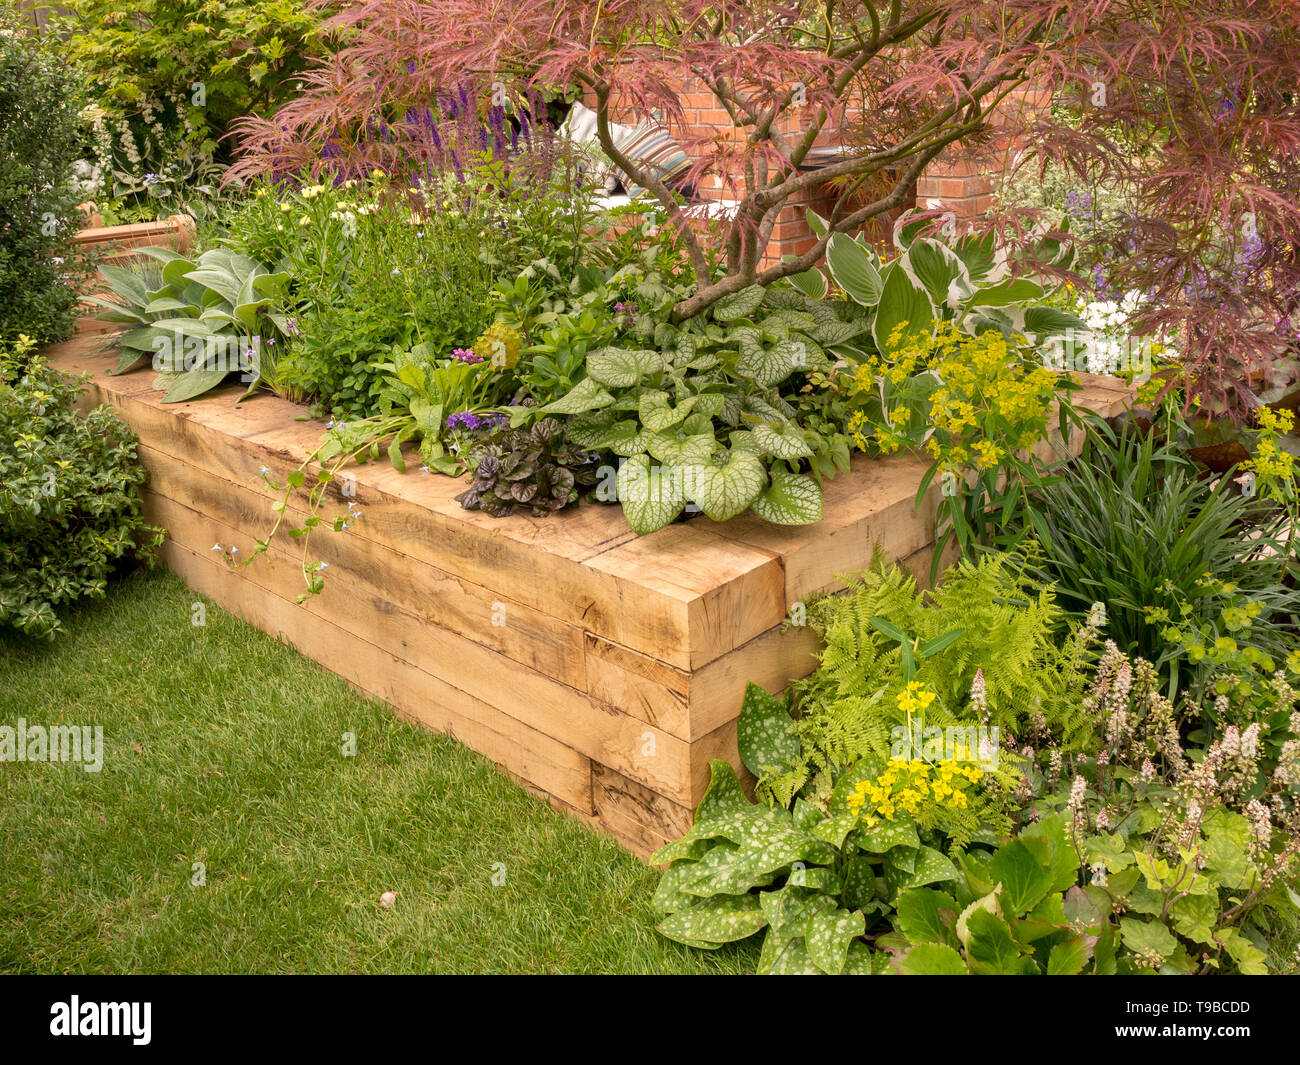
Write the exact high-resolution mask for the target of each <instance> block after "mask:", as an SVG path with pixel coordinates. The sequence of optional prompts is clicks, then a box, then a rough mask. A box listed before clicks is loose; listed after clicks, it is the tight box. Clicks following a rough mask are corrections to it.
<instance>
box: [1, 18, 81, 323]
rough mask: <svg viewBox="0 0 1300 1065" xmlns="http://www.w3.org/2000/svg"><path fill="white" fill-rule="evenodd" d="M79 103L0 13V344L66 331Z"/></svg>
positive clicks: (65, 79)
mask: <svg viewBox="0 0 1300 1065" xmlns="http://www.w3.org/2000/svg"><path fill="white" fill-rule="evenodd" d="M79 101H80V86H79V84H78V81H77V77H76V75H75V73H74V72H73V71H71V70H69V69H68V68H67V66H66V65H65V64H64V63H63V62H62V61H61V60H60V59H59V57H58V55H57V54H56V52H55V51H54V49H53V48H52V47H51V46H50V43H49V42H48V41H47V40H46V39H43V38H41V37H38V36H36V35H33V34H31V33H29V32H28V28H27V27H22V26H21V24H20V23H19V22H18V21H17V20H16V18H15V17H14V15H13V14H12V13H10V12H0V292H3V293H4V298H3V300H0V343H12V342H14V341H15V340H16V338H17V337H18V335H19V334H20V333H21V334H24V335H26V336H29V337H31V338H32V339H33V340H35V341H36V342H37V343H42V344H43V343H45V342H46V341H49V340H56V339H61V338H63V337H65V336H67V335H68V333H70V332H71V330H72V324H73V320H74V318H75V315H76V307H77V288H78V285H79V284H80V283H81V281H82V276H81V275H82V274H83V272H84V267H83V264H82V261H81V257H80V256H79V255H78V253H77V251H76V248H75V245H74V244H73V238H74V237H75V236H76V232H77V228H78V226H79V225H80V215H79V214H78V212H77V209H76V206H77V203H78V202H79V200H80V199H83V198H84V197H81V196H79V194H78V192H77V190H76V189H75V187H74V185H73V181H72V168H73V163H74V162H75V160H76V158H77V151H78V145H79V138H80V120H79V119H78V117H77V108H78V106H79Z"/></svg>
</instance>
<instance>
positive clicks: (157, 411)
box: [50, 327, 1128, 855]
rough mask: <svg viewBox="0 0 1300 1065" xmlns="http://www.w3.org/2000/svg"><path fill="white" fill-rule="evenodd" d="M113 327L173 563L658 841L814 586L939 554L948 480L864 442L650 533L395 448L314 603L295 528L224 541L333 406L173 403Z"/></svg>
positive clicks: (213, 400) (1098, 404)
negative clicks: (787, 495)
mask: <svg viewBox="0 0 1300 1065" xmlns="http://www.w3.org/2000/svg"><path fill="white" fill-rule="evenodd" d="M102 343H103V334H102V331H101V332H99V333H98V335H97V333H96V332H95V331H93V327H89V328H88V329H87V330H86V331H83V333H82V334H81V335H80V336H79V337H78V338H76V339H74V340H72V341H69V342H68V343H66V344H62V345H59V346H58V347H56V348H54V349H51V352H50V355H51V361H52V362H53V364H54V365H55V366H56V367H58V368H59V369H61V370H63V371H65V372H68V373H82V372H85V373H89V374H90V375H91V377H92V378H93V384H92V386H91V389H90V395H89V396H88V397H87V398H88V400H89V401H90V402H107V403H109V404H111V405H112V406H113V407H114V408H116V409H117V410H118V412H119V413H120V414H121V416H122V417H123V418H124V419H125V421H126V422H127V423H128V424H129V425H130V426H131V428H132V429H133V430H134V431H135V432H136V433H137V434H138V436H139V438H140V444H141V446H140V456H141V459H142V461H143V463H144V466H145V467H146V469H147V470H148V472H149V475H150V482H149V487H148V492H147V495H146V513H147V517H148V519H149V520H150V521H152V522H154V523H156V524H159V525H162V526H165V527H166V528H167V529H168V530H169V531H170V538H169V539H168V541H167V543H166V545H165V546H164V548H163V552H162V557H163V560H164V562H165V564H166V565H167V566H168V567H169V568H171V569H172V570H174V571H175V572H177V573H178V574H180V575H181V576H182V577H183V578H184V579H185V580H186V582H187V583H189V585H190V586H191V587H193V588H194V589H195V590H197V591H199V592H201V593H203V594H204V595H207V596H209V597H210V598H211V599H213V600H214V601H216V602H217V603H219V604H221V605H222V606H223V607H224V608H226V609H227V610H230V611H231V612H233V613H235V614H238V615H240V616H242V617H243V618H245V619H246V620H248V621H249V622H251V623H252V624H254V625H256V626H257V627H259V628H261V629H263V630H265V631H266V632H269V633H272V634H274V635H277V636H280V637H282V638H283V639H285V640H287V641H288V642H289V643H290V644H292V645H293V646H294V647H295V648H297V649H298V650H299V651H301V652H302V653H303V654H306V655H308V656H310V657H311V658H313V659H315V660H316V661H317V662H319V663H320V664H321V665H323V666H325V667H326V668H327V669H329V670H331V671H332V672H335V673H337V674H339V675H341V676H343V677H345V678H346V679H348V680H349V681H350V682H351V683H352V684H354V685H355V686H356V687H357V688H358V689H360V690H362V691H363V692H367V693H369V694H371V695H374V696H376V697H378V698H380V699H383V700H385V701H386V702H387V703H388V704H390V705H391V706H392V707H393V708H394V709H395V710H396V711H397V712H399V713H401V714H403V715H406V716H408V717H411V718H413V719H415V720H418V721H420V722H422V723H423V724H425V725H427V726H429V727H430V728H433V729H436V730H438V731H440V732H450V733H453V734H454V735H455V736H457V737H458V738H459V739H460V740H462V741H463V742H464V743H466V744H468V745H469V746H470V747H473V748H474V749H475V750H477V751H480V752H481V753H483V754H484V755H486V756H487V757H489V758H491V759H492V760H493V761H495V762H497V763H499V764H501V765H502V766H504V767H505V768H506V769H507V770H509V771H510V772H511V773H512V774H514V775H515V776H516V777H518V778H520V779H521V780H523V781H524V782H526V783H527V784H528V785H530V786H531V787H533V788H534V789H536V790H538V791H540V792H541V793H543V794H545V795H546V796H547V797H548V798H549V799H550V800H551V802H552V803H553V804H555V805H556V806H558V807H560V808H562V809H566V810H569V811H572V812H573V813H575V814H577V815H579V816H580V817H583V818H585V819H587V820H589V821H593V822H595V823H597V824H599V825H600V826H601V827H602V828H604V829H605V830H607V831H609V832H610V833H611V834H613V835H614V836H615V837H616V838H617V839H619V840H620V841H621V842H622V843H623V844H625V845H626V846H627V847H629V848H630V849H631V850H633V851H634V852H636V853H638V854H641V855H646V854H648V853H649V852H651V851H652V850H654V849H655V848H657V847H659V846H661V845H662V844H664V843H666V842H668V841H670V840H671V839H673V838H676V837H677V836H679V835H680V834H681V833H682V832H683V831H684V830H685V829H686V828H687V827H688V826H689V824H690V820H691V816H692V813H691V811H692V809H693V807H694V806H695V804H696V803H697V802H698V801H699V799H700V798H701V796H702V793H703V791H704V788H705V786H706V783H707V776H708V763H709V760H710V759H713V758H725V759H728V760H730V761H731V762H733V763H734V764H737V765H739V760H738V757H737V753H736V719H737V716H738V714H739V711H740V705H741V699H742V694H743V691H744V688H745V684H746V682H747V681H751V680H752V681H754V682H756V683H758V684H761V685H764V686H765V687H767V688H768V689H769V690H773V691H775V690H780V689H782V688H784V686H785V685H786V684H787V682H788V681H789V680H790V679H791V678H793V677H799V676H803V675H805V674H807V673H809V672H810V671H811V670H812V668H813V667H814V665H815V662H814V659H813V657H812V652H813V650H814V649H815V647H816V641H815V639H814V638H813V636H812V634H811V633H810V631H809V630H807V629H806V628H800V627H797V626H792V627H786V628H784V630H783V622H784V621H785V620H786V618H787V616H788V614H789V611H790V609H791V607H792V605H793V604H795V603H798V602H802V601H805V600H807V599H808V598H809V597H810V596H813V595H814V594H816V593H818V592H822V591H825V590H827V589H831V588H834V587H837V586H838V582H837V580H836V575H837V574H843V573H850V572H853V571H857V570H861V569H863V568H865V567H866V566H868V565H869V564H870V562H871V559H872V555H873V552H874V551H875V550H877V549H880V550H882V551H883V552H884V553H885V554H886V555H888V556H889V557H890V558H891V559H897V560H903V561H905V562H906V563H907V564H908V565H909V566H910V567H911V568H913V570H914V571H916V572H918V573H919V574H924V573H926V572H928V569H929V562H930V556H931V552H932V550H933V542H932V541H933V513H934V502H935V497H934V495H933V494H932V495H931V496H930V497H929V498H928V499H927V501H926V502H925V503H924V505H923V506H922V507H921V508H920V509H919V510H918V509H916V508H914V506H913V499H914V496H915V493H916V488H917V484H918V482H919V478H920V477H921V475H922V473H923V472H924V469H925V467H924V464H923V463H922V462H920V461H919V460H916V459H911V458H896V459H891V460H887V461H861V462H859V463H856V464H855V467H854V469H853V470H852V472H851V473H849V474H847V475H844V476H840V477H837V478H835V479H834V480H832V481H829V482H827V486H826V499H825V517H824V520H823V521H821V522H820V523H818V524H817V525H814V526H809V527H801V528H784V527H778V526H773V525H769V524H766V523H764V522H762V521H760V520H758V519H756V518H753V517H752V516H745V517H741V518H737V519H734V520H732V521H729V522H726V523H723V524H716V523H713V522H710V521H708V520H706V519H703V518H701V519H697V520H694V521H688V522H684V523H679V524H674V525H671V526H669V527H667V528H665V529H662V530H660V531H658V532H656V533H653V534H651V535H649V536H644V537H640V538H638V537H636V536H635V535H634V534H633V533H632V532H631V531H630V530H629V529H628V527H627V524H626V522H625V521H624V519H623V517H622V513H621V511H620V510H619V509H618V508H617V507H602V506H599V505H582V506H579V507H578V508H576V509H573V510H570V511H566V512H563V513H561V514H559V515H556V516H553V517H550V518H545V519H534V518H529V517H522V516H521V517H512V518H508V519H503V520H498V519H494V518H491V517H489V516H487V515H485V514H482V513H479V512H469V511H465V510H463V509H462V508H461V507H460V505H459V504H458V503H457V502H456V501H455V499H454V496H455V495H456V493H457V492H459V491H461V490H462V488H463V485H462V483H461V482H459V481H455V480H451V479H449V478H445V477H439V476H431V475H425V474H422V473H418V472H413V473H407V474H399V473H397V472H396V471H395V470H393V469H392V468H391V467H389V466H388V465H387V464H386V463H384V464H380V463H375V464H370V465H366V466H361V467H357V468H355V470H354V471H353V472H354V473H355V477H356V482H355V497H354V498H355V501H356V503H357V504H358V505H359V506H360V507H361V508H362V510H363V511H364V513H363V516H362V517H361V518H360V519H359V520H358V521H357V522H356V523H355V525H354V526H353V528H352V529H351V530H350V531H348V532H346V533H342V534H334V533H330V532H328V531H321V532H318V533H317V534H316V536H314V537H313V541H312V554H313V557H319V558H322V559H323V560H324V561H325V562H327V563H328V564H329V568H328V570H327V571H326V578H327V579H326V586H325V590H324V592H323V593H322V594H321V595H319V596H317V597H315V598H313V599H310V600H308V601H307V602H306V603H305V604H303V605H301V606H300V605H297V604H296V603H295V601H294V600H295V597H296V595H297V594H298V593H299V592H300V591H301V590H302V574H301V571H300V567H299V560H298V558H297V557H296V555H294V554H291V553H290V551H289V550H288V549H286V548H285V547H284V546H283V545H276V544H273V545H272V548H271V550H270V551H269V552H268V553H267V555H266V556H264V557H261V558H259V559H257V560H256V561H255V562H254V563H253V564H252V565H250V566H247V567H244V568H240V569H232V568H230V567H229V566H227V564H226V563H225V562H224V561H223V559H222V557H221V554H220V552H218V551H214V550H212V548H213V546H214V545H215V544H222V545H226V546H230V545H234V546H237V547H239V548H240V550H241V552H243V553H245V554H247V552H248V551H249V550H250V549H251V547H252V544H253V541H254V540H255V539H256V538H258V537H263V536H265V535H266V533H267V530H268V529H269V527H270V525H271V520H272V513H271V509H270V504H271V501H272V497H271V496H270V495H269V493H268V492H266V491H265V490H264V489H263V487H262V482H261V475H260V472H259V471H260V469H261V468H262V467H264V466H265V467H268V468H269V469H270V471H271V473H272V475H273V476H274V477H276V478H278V479H280V480H283V479H284V477H285V476H286V475H287V474H288V472H289V471H290V470H291V469H294V468H296V467H297V466H298V465H299V464H300V463H301V462H302V461H303V460H304V459H305V457H306V456H307V454H308V453H309V452H310V451H311V450H312V448H313V447H315V446H316V444H317V443H318V442H319V440H320V437H321V433H322V429H323V426H322V425H321V424H320V423H318V422H313V421H303V420H299V419H300V418H301V417H302V415H303V413H304V410H303V408H302V407H300V406H297V405H295V404H293V403H290V402H287V401H285V400H282V399H278V398H276V397H274V396H271V395H268V394H259V395H258V396H256V397H255V398H253V399H250V400H247V401H245V402H244V403H241V404H239V405H236V404H235V403H234V399H235V396H236V395H237V394H238V393H237V390H236V388H235V387H229V388H226V389H224V390H222V391H221V392H220V393H217V394H210V395H209V396H207V397H205V398H204V399H202V400H199V401H195V402H191V403H181V404H170V405H163V404H161V403H160V400H161V393H158V392H155V391H153V390H152V388H151V387H150V386H151V383H152V380H153V376H152V374H151V373H150V372H148V371H144V372H135V373H131V374H127V375H125V376H120V377H110V376H108V374H107V372H106V371H107V370H108V369H109V367H111V366H112V365H113V361H112V360H110V359H107V358H105V357H103V354H101V350H100V349H101V346H102ZM1127 395H1128V393H1127V392H1126V390H1125V389H1124V388H1123V386H1122V385H1121V384H1120V383H1118V382H1116V381H1114V380H1112V379H1106V378H1093V379H1088V381H1087V386H1086V388H1085V390H1084V392H1083V393H1081V394H1080V395H1079V397H1078V401H1079V402H1081V403H1082V404H1083V405H1086V406H1089V407H1091V408H1092V409H1094V410H1096V411H1098V412H1099V413H1101V414H1104V415H1113V414H1116V413H1118V412H1119V411H1120V410H1121V409H1122V407H1123V403H1124V400H1125V399H1126V397H1127ZM343 502H344V500H343V498H342V497H341V496H339V497H338V503H339V505H340V506H342V504H343ZM327 509H328V512H329V513H333V512H334V508H332V507H331V508H327ZM297 516H298V517H299V518H301V517H303V516H304V515H303V514H302V513H299V514H298V515H297ZM287 542H288V541H286V543H287ZM187 621H188V619H187ZM267 709H268V710H273V709H274V708H273V707H268V708H267ZM430 816H437V811H430Z"/></svg>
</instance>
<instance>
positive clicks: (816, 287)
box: [788, 267, 830, 300]
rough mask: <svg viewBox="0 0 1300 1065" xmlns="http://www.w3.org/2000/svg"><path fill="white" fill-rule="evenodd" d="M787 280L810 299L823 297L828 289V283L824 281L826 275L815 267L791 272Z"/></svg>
mask: <svg viewBox="0 0 1300 1065" xmlns="http://www.w3.org/2000/svg"><path fill="white" fill-rule="evenodd" d="M788 280H789V281H790V283H791V284H792V285H794V286H795V288H797V289H798V290H799V291H800V292H802V293H803V294H804V295H805V296H808V297H809V298H810V299H815V300H822V299H825V298H826V293H827V292H829V291H830V285H829V284H828V283H827V281H826V275H825V274H823V273H822V272H821V271H820V270H818V269H817V268H816V267H814V268H813V269H811V270H805V271H804V272H803V273H801V274H791V275H790V277H789V278H788Z"/></svg>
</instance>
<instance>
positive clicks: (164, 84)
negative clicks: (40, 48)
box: [54, 0, 323, 141]
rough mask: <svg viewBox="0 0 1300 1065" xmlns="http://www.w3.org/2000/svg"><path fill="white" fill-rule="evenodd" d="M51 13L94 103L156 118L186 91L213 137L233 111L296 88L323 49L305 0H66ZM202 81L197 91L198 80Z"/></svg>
mask: <svg viewBox="0 0 1300 1065" xmlns="http://www.w3.org/2000/svg"><path fill="white" fill-rule="evenodd" d="M62 7H63V8H64V10H65V12H66V14H64V15H63V16H62V17H61V18H59V19H57V20H55V21H54V26H55V28H56V29H58V30H60V31H61V32H64V33H66V34H67V43H66V50H67V55H68V58H70V59H71V60H73V62H75V63H77V64H79V65H80V66H81V67H82V69H83V70H84V71H85V72H86V73H87V74H88V75H89V77H90V78H91V81H92V89H93V91H94V93H95V95H96V98H97V101H98V102H99V103H100V104H101V105H102V106H103V107H104V108H105V109H107V110H109V111H110V112H114V113H116V114H118V115H125V116H130V117H133V118H138V117H140V116H141V107H142V105H145V104H149V105H150V106H156V107H158V108H159V115H158V118H159V119H161V120H162V121H163V122H166V121H167V120H168V118H169V117H170V118H172V119H175V120H176V121H177V122H179V121H180V118H179V117H178V114H179V113H178V112H176V111H175V110H174V109H171V108H168V109H166V111H164V110H163V108H162V104H163V102H164V101H167V100H169V99H171V98H172V97H173V96H174V94H178V93H179V94H182V95H183V96H184V97H185V98H187V99H188V100H189V101H190V102H191V103H192V104H194V105H195V106H194V111H193V112H192V114H193V117H194V122H195V125H196V127H199V129H200V132H201V133H202V134H206V136H207V137H208V138H210V139H211V140H213V141H215V140H217V139H218V138H220V137H221V136H222V135H223V134H224V133H225V131H226V126H227V124H228V123H229V122H231V121H232V120H233V119H235V118H238V117H240V116H241V115H246V114H263V113H266V112H268V111H270V110H274V109H275V108H276V107H278V106H279V105H280V104H281V103H283V102H284V101H285V100H287V99H288V98H289V97H290V95H291V94H292V92H293V89H294V86H295V79H296V77H297V75H299V74H300V73H301V72H302V71H303V70H304V69H305V68H306V67H307V65H308V61H309V60H310V58H312V57H313V56H317V55H321V54H323V47H322V45H321V43H320V36H319V22H320V19H319V15H318V13H317V12H316V11H313V10H311V9H310V8H311V5H310V4H309V3H308V2H307V0H229V2H226V3H220V4H213V3H208V2H206V0H67V3H65V4H63V5H62ZM200 85H201V86H202V89H201V90H200V88H199V86H200Z"/></svg>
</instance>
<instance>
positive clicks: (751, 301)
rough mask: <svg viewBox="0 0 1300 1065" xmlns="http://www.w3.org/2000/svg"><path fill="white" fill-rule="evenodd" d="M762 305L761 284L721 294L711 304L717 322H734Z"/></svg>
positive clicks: (747, 315) (746, 316)
mask: <svg viewBox="0 0 1300 1065" xmlns="http://www.w3.org/2000/svg"><path fill="white" fill-rule="evenodd" d="M762 305H763V286H762V285H750V286H749V287H748V288H742V289H741V290H740V291H739V292H733V293H731V294H730V295H728V296H723V297H722V299H720V300H718V302H717V303H715V304H714V305H713V308H712V309H713V317H714V319H715V320H717V321H719V322H734V321H735V320H736V319H737V318H748V317H749V316H750V315H751V314H753V313H754V312H755V311H756V310H758V308H759V307H761V306H762Z"/></svg>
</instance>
